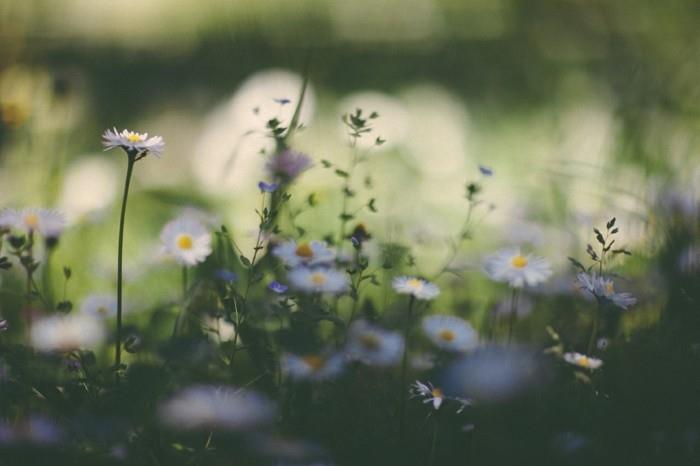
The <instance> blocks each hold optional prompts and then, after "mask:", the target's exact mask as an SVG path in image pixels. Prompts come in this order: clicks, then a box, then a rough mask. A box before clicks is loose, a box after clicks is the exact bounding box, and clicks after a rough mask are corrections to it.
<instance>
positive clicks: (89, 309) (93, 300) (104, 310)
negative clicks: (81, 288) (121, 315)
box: [80, 294, 117, 319]
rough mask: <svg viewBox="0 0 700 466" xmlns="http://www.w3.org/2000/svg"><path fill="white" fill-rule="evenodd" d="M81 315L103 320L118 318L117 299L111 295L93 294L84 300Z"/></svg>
mask: <svg viewBox="0 0 700 466" xmlns="http://www.w3.org/2000/svg"><path fill="white" fill-rule="evenodd" d="M80 313H81V314H86V315H90V316H93V317H98V318H101V319H106V318H112V317H116V316H117V297H116V296H115V295H111V294H91V295H89V296H87V297H86V298H85V299H83V302H82V303H81V305H80Z"/></svg>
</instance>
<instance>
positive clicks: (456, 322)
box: [422, 315, 479, 353]
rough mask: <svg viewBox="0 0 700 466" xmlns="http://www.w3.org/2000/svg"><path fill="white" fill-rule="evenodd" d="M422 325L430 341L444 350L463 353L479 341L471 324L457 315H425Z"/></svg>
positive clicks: (474, 346)
mask: <svg viewBox="0 0 700 466" xmlns="http://www.w3.org/2000/svg"><path fill="white" fill-rule="evenodd" d="M422 326H423V332H425V334H426V336H427V337H428V338H429V339H430V341H432V342H433V343H434V344H435V345H436V346H437V347H438V348H440V349H443V350H445V351H453V352H458V353H463V352H466V351H469V350H472V349H474V348H476V346H477V344H478V342H479V337H478V335H477V333H476V330H474V328H473V327H472V326H471V324H470V323H469V322H467V321H466V320H464V319H460V318H459V317H457V316H448V315H432V316H426V317H425V318H423V322H422Z"/></svg>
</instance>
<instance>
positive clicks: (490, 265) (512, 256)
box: [484, 248, 552, 288]
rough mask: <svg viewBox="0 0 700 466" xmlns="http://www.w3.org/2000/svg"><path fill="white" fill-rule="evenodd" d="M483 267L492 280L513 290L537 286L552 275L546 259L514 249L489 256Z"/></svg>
mask: <svg viewBox="0 0 700 466" xmlns="http://www.w3.org/2000/svg"><path fill="white" fill-rule="evenodd" d="M484 267H485V270H486V273H487V275H488V276H489V277H490V278H491V279H492V280H494V281H497V282H506V283H508V284H509V285H510V286H512V287H513V288H522V287H523V286H525V285H528V286H534V285H537V284H539V283H542V282H544V281H545V280H547V279H548V278H549V276H550V275H551V274H552V270H551V268H550V267H549V262H547V260H546V259H544V258H542V257H535V256H533V255H531V254H527V255H523V254H522V253H521V252H520V250H519V249H515V248H507V249H503V250H501V251H498V252H496V253H495V254H492V255H490V256H489V257H487V258H486V260H485V262H484Z"/></svg>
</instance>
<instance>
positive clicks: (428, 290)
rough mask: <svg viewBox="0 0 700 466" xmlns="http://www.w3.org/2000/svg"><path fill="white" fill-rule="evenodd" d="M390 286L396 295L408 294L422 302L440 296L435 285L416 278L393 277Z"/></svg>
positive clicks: (438, 289)
mask: <svg viewBox="0 0 700 466" xmlns="http://www.w3.org/2000/svg"><path fill="white" fill-rule="evenodd" d="M391 286H392V287H393V288H394V291H396V292H397V293H400V294H408V295H411V296H413V297H414V298H416V299H420V300H424V301H429V300H431V299H435V298H436V297H437V295H439V294H440V288H438V287H437V285H435V284H433V283H430V282H429V281H427V280H424V279H422V278H418V277H407V276H401V277H394V279H393V280H392V282H391Z"/></svg>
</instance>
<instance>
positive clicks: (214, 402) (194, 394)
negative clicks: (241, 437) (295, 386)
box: [159, 385, 276, 431]
mask: <svg viewBox="0 0 700 466" xmlns="http://www.w3.org/2000/svg"><path fill="white" fill-rule="evenodd" d="M275 411H276V410H275V407H274V405H273V404H272V402H270V401H269V400H268V399H267V398H265V397H263V396H262V395H259V394H258V393H255V392H252V391H249V390H245V389H235V388H232V387H215V386H210V385H196V386H192V387H188V388H185V389H184V390H182V391H180V392H179V393H177V394H176V395H175V396H173V397H172V398H170V399H169V400H167V401H166V402H164V403H163V404H162V405H161V406H160V410H159V414H160V419H161V421H162V422H163V423H164V424H166V425H167V426H169V427H172V428H173V429H179V430H203V431H213V430H230V431H244V430H250V429H255V428H259V427H263V426H265V425H268V424H270V423H271V422H272V421H273V420H274V417H275Z"/></svg>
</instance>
